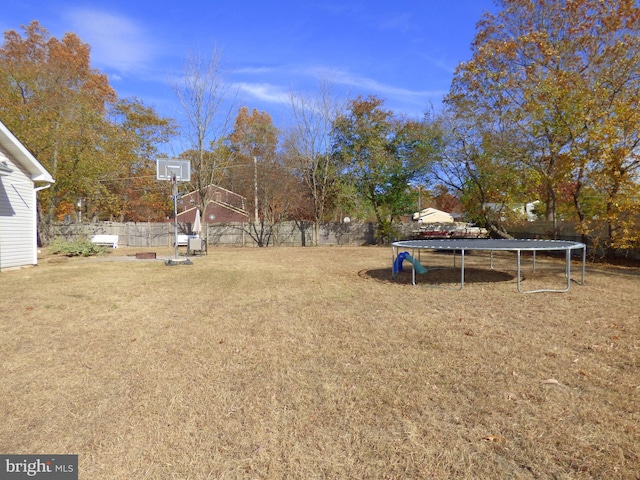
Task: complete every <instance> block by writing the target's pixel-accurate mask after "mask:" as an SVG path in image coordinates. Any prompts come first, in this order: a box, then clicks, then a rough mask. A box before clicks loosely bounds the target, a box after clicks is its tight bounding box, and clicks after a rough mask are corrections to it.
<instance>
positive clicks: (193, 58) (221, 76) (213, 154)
mask: <svg viewBox="0 0 640 480" xmlns="http://www.w3.org/2000/svg"><path fill="white" fill-rule="evenodd" d="M222 59H223V58H222V52H221V51H219V50H218V49H217V48H215V47H214V48H213V50H212V52H211V55H210V56H209V57H208V58H203V57H202V56H201V55H199V54H196V53H194V52H191V53H190V54H189V57H188V59H187V61H186V63H185V64H184V67H183V75H182V77H181V80H180V82H179V83H176V84H175V85H174V91H175V93H176V96H177V98H178V101H179V103H180V106H181V108H182V111H183V113H184V116H185V119H186V121H185V125H184V132H185V135H186V137H187V142H188V144H189V147H188V148H187V150H186V151H184V152H183V153H182V154H181V157H182V158H183V159H186V160H189V161H190V162H191V181H190V184H191V187H192V189H193V190H195V191H197V192H198V198H199V199H200V205H199V207H200V211H202V212H204V211H205V210H206V207H207V204H208V203H209V202H210V201H212V200H213V199H211V198H209V197H208V196H207V195H208V192H209V189H208V187H209V185H212V184H220V183H221V182H222V180H223V178H224V172H225V168H226V167H227V166H228V165H229V163H230V156H229V155H228V153H229V152H228V149H226V148H225V147H224V144H223V140H224V137H225V135H226V134H227V133H228V127H229V126H230V125H229V124H230V122H231V111H232V110H231V108H229V109H225V105H226V101H227V100H228V97H229V87H228V84H227V82H226V81H225V72H224V66H223V62H222Z"/></svg>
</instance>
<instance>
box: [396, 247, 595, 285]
mask: <svg viewBox="0 0 640 480" xmlns="http://www.w3.org/2000/svg"><path fill="white" fill-rule="evenodd" d="M400 249H404V250H410V251H411V256H409V255H407V253H408V252H405V253H404V256H403V254H401V253H400ZM421 250H433V251H436V250H440V251H453V253H454V257H453V264H454V268H455V266H456V255H457V252H460V258H461V264H460V288H459V290H462V289H463V288H464V255H465V252H468V251H488V252H491V254H490V258H491V269H492V270H493V252H515V253H516V258H517V262H516V265H517V279H518V280H517V283H518V292H520V293H538V292H568V291H569V289H570V287H571V255H572V253H573V252H574V251H576V252H577V253H579V252H580V250H581V251H582V279H581V281H580V282H579V284H580V285H584V274H585V264H586V254H587V247H586V245H585V244H584V243H579V242H569V241H564V240H532V239H524V240H503V239H485V238H483V239H444V240H435V239H434V240H405V241H401V242H394V243H393V244H392V246H391V254H392V257H393V258H392V259H393V264H392V265H393V267H392V277H393V278H395V277H396V276H397V275H398V273H399V271H400V270H402V261H403V260H404V259H405V258H408V259H409V260H410V263H411V283H413V285H416V270H422V269H424V267H423V266H422V265H421V264H420V251H421ZM416 251H417V252H418V257H417V258H415V253H416ZM563 251H564V252H565V277H566V279H567V286H566V288H563V289H554V288H542V289H537V290H526V291H523V290H522V286H521V268H522V261H521V256H522V255H521V254H522V252H531V253H532V254H533V270H534V271H535V268H536V252H563ZM426 270H428V269H426ZM577 283H578V282H577Z"/></svg>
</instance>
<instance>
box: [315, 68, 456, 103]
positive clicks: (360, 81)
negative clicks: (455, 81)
mask: <svg viewBox="0 0 640 480" xmlns="http://www.w3.org/2000/svg"><path fill="white" fill-rule="evenodd" d="M308 73H309V74H311V75H314V76H317V77H320V78H326V79H328V80H329V81H332V82H334V83H338V84H342V85H347V86H350V87H353V88H354V89H358V90H364V91H369V92H371V93H372V94H379V95H382V96H390V97H403V98H405V99H406V98H431V97H436V96H441V95H443V94H444V93H446V91H444V90H412V89H409V88H403V87H397V86H394V85H388V84H385V83H382V82H379V81H377V80H374V79H372V78H368V77H363V76H359V75H354V74H352V73H351V72H348V71H345V70H339V69H330V68H325V67H313V68H310V69H308Z"/></svg>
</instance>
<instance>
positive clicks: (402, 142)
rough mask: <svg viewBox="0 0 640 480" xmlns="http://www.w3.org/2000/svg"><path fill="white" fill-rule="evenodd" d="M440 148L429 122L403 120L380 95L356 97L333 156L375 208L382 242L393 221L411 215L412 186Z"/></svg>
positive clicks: (339, 124)
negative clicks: (385, 105) (388, 106)
mask: <svg viewBox="0 0 640 480" xmlns="http://www.w3.org/2000/svg"><path fill="white" fill-rule="evenodd" d="M438 149H439V142H438V137H437V135H434V131H432V130H431V129H430V126H429V124H428V123H425V122H419V121H415V120H407V119H404V118H399V117H397V116H395V115H394V114H393V112H392V111H390V110H386V109H385V108H384V101H383V100H382V99H380V98H378V97H373V96H370V97H367V98H363V97H358V98H356V99H355V100H352V101H351V102H350V103H349V106H348V109H347V113H346V114H344V115H341V116H340V117H338V118H337V119H336V121H335V123H334V130H333V155H335V156H337V157H338V158H339V159H340V160H339V162H340V163H341V164H342V165H344V168H343V170H342V175H343V176H344V177H345V179H347V181H351V182H352V184H353V185H354V187H355V189H356V191H357V192H358V193H359V195H360V196H361V197H362V198H363V199H365V200H366V202H368V204H369V205H370V206H371V208H372V210H373V213H374V216H375V220H376V222H377V225H378V235H377V236H378V240H379V241H387V240H389V239H391V238H392V237H393V236H394V231H393V222H394V221H396V220H398V217H399V216H400V215H402V214H405V213H407V212H410V211H411V210H412V208H413V205H414V203H415V202H414V195H413V193H412V191H411V189H410V188H409V187H408V184H409V183H410V182H412V181H414V180H420V179H421V178H424V177H425V175H426V173H427V171H428V169H429V166H430V164H431V162H432V161H433V159H434V158H435V155H436V154H437V151H438Z"/></svg>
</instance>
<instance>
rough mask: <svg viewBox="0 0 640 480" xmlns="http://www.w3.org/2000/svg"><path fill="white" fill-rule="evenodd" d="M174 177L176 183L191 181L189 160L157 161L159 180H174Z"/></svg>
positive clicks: (162, 159)
mask: <svg viewBox="0 0 640 480" xmlns="http://www.w3.org/2000/svg"><path fill="white" fill-rule="evenodd" d="M174 175H175V179H176V182H188V181H190V180H191V164H190V163H189V160H181V159H178V158H159V159H158V160H157V161H156V178H157V179H158V180H172V179H173V177H174Z"/></svg>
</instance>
